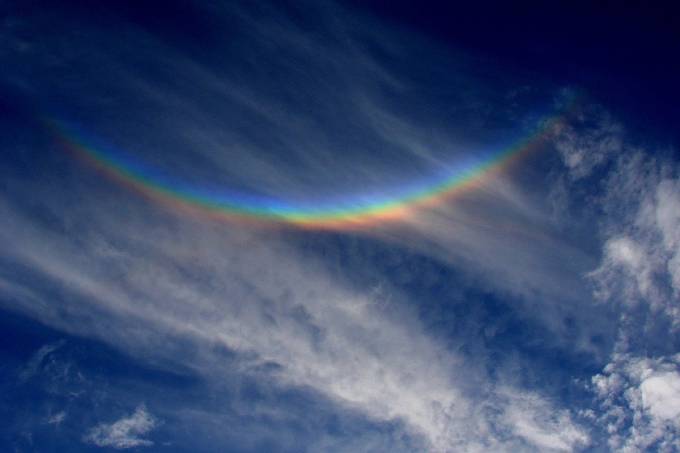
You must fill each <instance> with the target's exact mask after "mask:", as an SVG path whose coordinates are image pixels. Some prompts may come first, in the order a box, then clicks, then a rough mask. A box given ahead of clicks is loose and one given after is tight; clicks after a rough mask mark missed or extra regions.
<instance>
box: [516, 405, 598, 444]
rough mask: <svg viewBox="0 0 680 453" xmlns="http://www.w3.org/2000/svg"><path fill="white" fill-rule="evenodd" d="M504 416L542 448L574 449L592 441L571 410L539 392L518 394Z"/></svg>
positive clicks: (520, 434)
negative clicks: (575, 419) (574, 418)
mask: <svg viewBox="0 0 680 453" xmlns="http://www.w3.org/2000/svg"><path fill="white" fill-rule="evenodd" d="M504 416H505V418H506V419H507V420H508V421H509V425H510V426H511V427H512V430H513V432H514V433H515V434H516V435H518V436H520V437H521V438H523V439H524V440H525V441H526V442H527V443H529V444H530V445H532V446H534V447H535V448H536V449H537V450H538V451H563V452H564V451H574V450H576V449H579V448H582V447H585V446H587V445H588V444H589V443H590V438H589V436H588V434H587V433H586V432H585V430H584V429H582V428H580V427H578V426H577V425H576V424H575V423H574V422H573V421H572V419H571V415H570V414H569V411H567V410H559V409H556V408H554V407H552V406H551V405H549V404H548V403H547V402H546V401H545V400H544V399H543V398H540V397H538V396H537V395H531V394H526V395H521V396H519V397H515V400H514V401H513V404H511V405H510V406H509V407H508V408H507V410H506V411H505V414H504Z"/></svg>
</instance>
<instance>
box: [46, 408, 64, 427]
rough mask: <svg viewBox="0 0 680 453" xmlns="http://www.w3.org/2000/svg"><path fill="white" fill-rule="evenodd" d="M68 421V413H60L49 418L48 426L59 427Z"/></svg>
mask: <svg viewBox="0 0 680 453" xmlns="http://www.w3.org/2000/svg"><path fill="white" fill-rule="evenodd" d="M65 419H66V411H60V412H57V413H56V414H52V415H50V416H49V417H47V424H48V425H55V426H59V425H61V424H62V422H63V421H64V420H65Z"/></svg>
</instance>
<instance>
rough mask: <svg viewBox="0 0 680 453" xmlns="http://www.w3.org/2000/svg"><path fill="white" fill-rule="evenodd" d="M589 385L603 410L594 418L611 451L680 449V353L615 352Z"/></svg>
mask: <svg viewBox="0 0 680 453" xmlns="http://www.w3.org/2000/svg"><path fill="white" fill-rule="evenodd" d="M592 385H593V390H594V392H595V394H596V396H597V400H598V402H599V405H600V409H601V411H599V412H598V415H597V417H596V418H597V421H598V422H599V423H600V424H601V425H602V427H603V428H604V430H605V432H606V433H607V436H608V441H607V442H608V445H609V447H610V448H611V449H612V450H617V451H626V452H641V451H650V450H655V451H677V449H679V448H680V417H678V416H679V415H680V355H676V356H671V357H665V358H658V359H647V358H640V357H635V356H631V355H627V354H617V355H615V356H614V359H613V361H612V362H611V363H610V364H609V365H607V367H605V369H604V371H603V372H602V373H601V374H598V375H596V376H594V377H593V379H592Z"/></svg>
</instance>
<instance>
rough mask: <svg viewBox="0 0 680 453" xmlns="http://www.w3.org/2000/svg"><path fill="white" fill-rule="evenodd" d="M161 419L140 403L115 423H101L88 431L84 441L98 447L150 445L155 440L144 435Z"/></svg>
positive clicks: (121, 448) (117, 447)
mask: <svg viewBox="0 0 680 453" xmlns="http://www.w3.org/2000/svg"><path fill="white" fill-rule="evenodd" d="M158 424H159V421H158V420H157V419H156V417H154V416H153V415H151V414H150V413H149V412H148V411H147V410H146V406H144V405H143V404H142V405H139V406H138V407H137V409H135V411H134V412H133V413H132V414H130V415H129V416H125V417H122V418H120V419H119V420H116V421H115V422H113V423H100V424H99V425H97V426H95V427H93V428H92V429H90V430H89V431H88V433H87V434H86V435H85V436H84V437H83V441H85V442H87V443H92V444H94V445H96V446H98V447H112V448H116V449H120V450H123V449H126V448H135V447H149V446H151V445H153V442H152V441H150V440H148V439H145V438H144V436H145V435H146V434H148V433H149V432H151V431H152V430H153V429H154V428H156V426H158Z"/></svg>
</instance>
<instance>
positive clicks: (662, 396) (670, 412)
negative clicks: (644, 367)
mask: <svg viewBox="0 0 680 453" xmlns="http://www.w3.org/2000/svg"><path fill="white" fill-rule="evenodd" d="M640 391H641V393H642V404H643V406H644V408H645V409H646V410H647V411H648V412H649V414H650V415H651V416H652V417H654V418H657V419H659V420H668V421H673V420H675V419H677V417H678V415H680V373H678V372H676V371H673V372H662V373H656V374H652V375H651V376H649V377H647V378H645V379H644V380H643V381H642V383H641V384H640Z"/></svg>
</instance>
